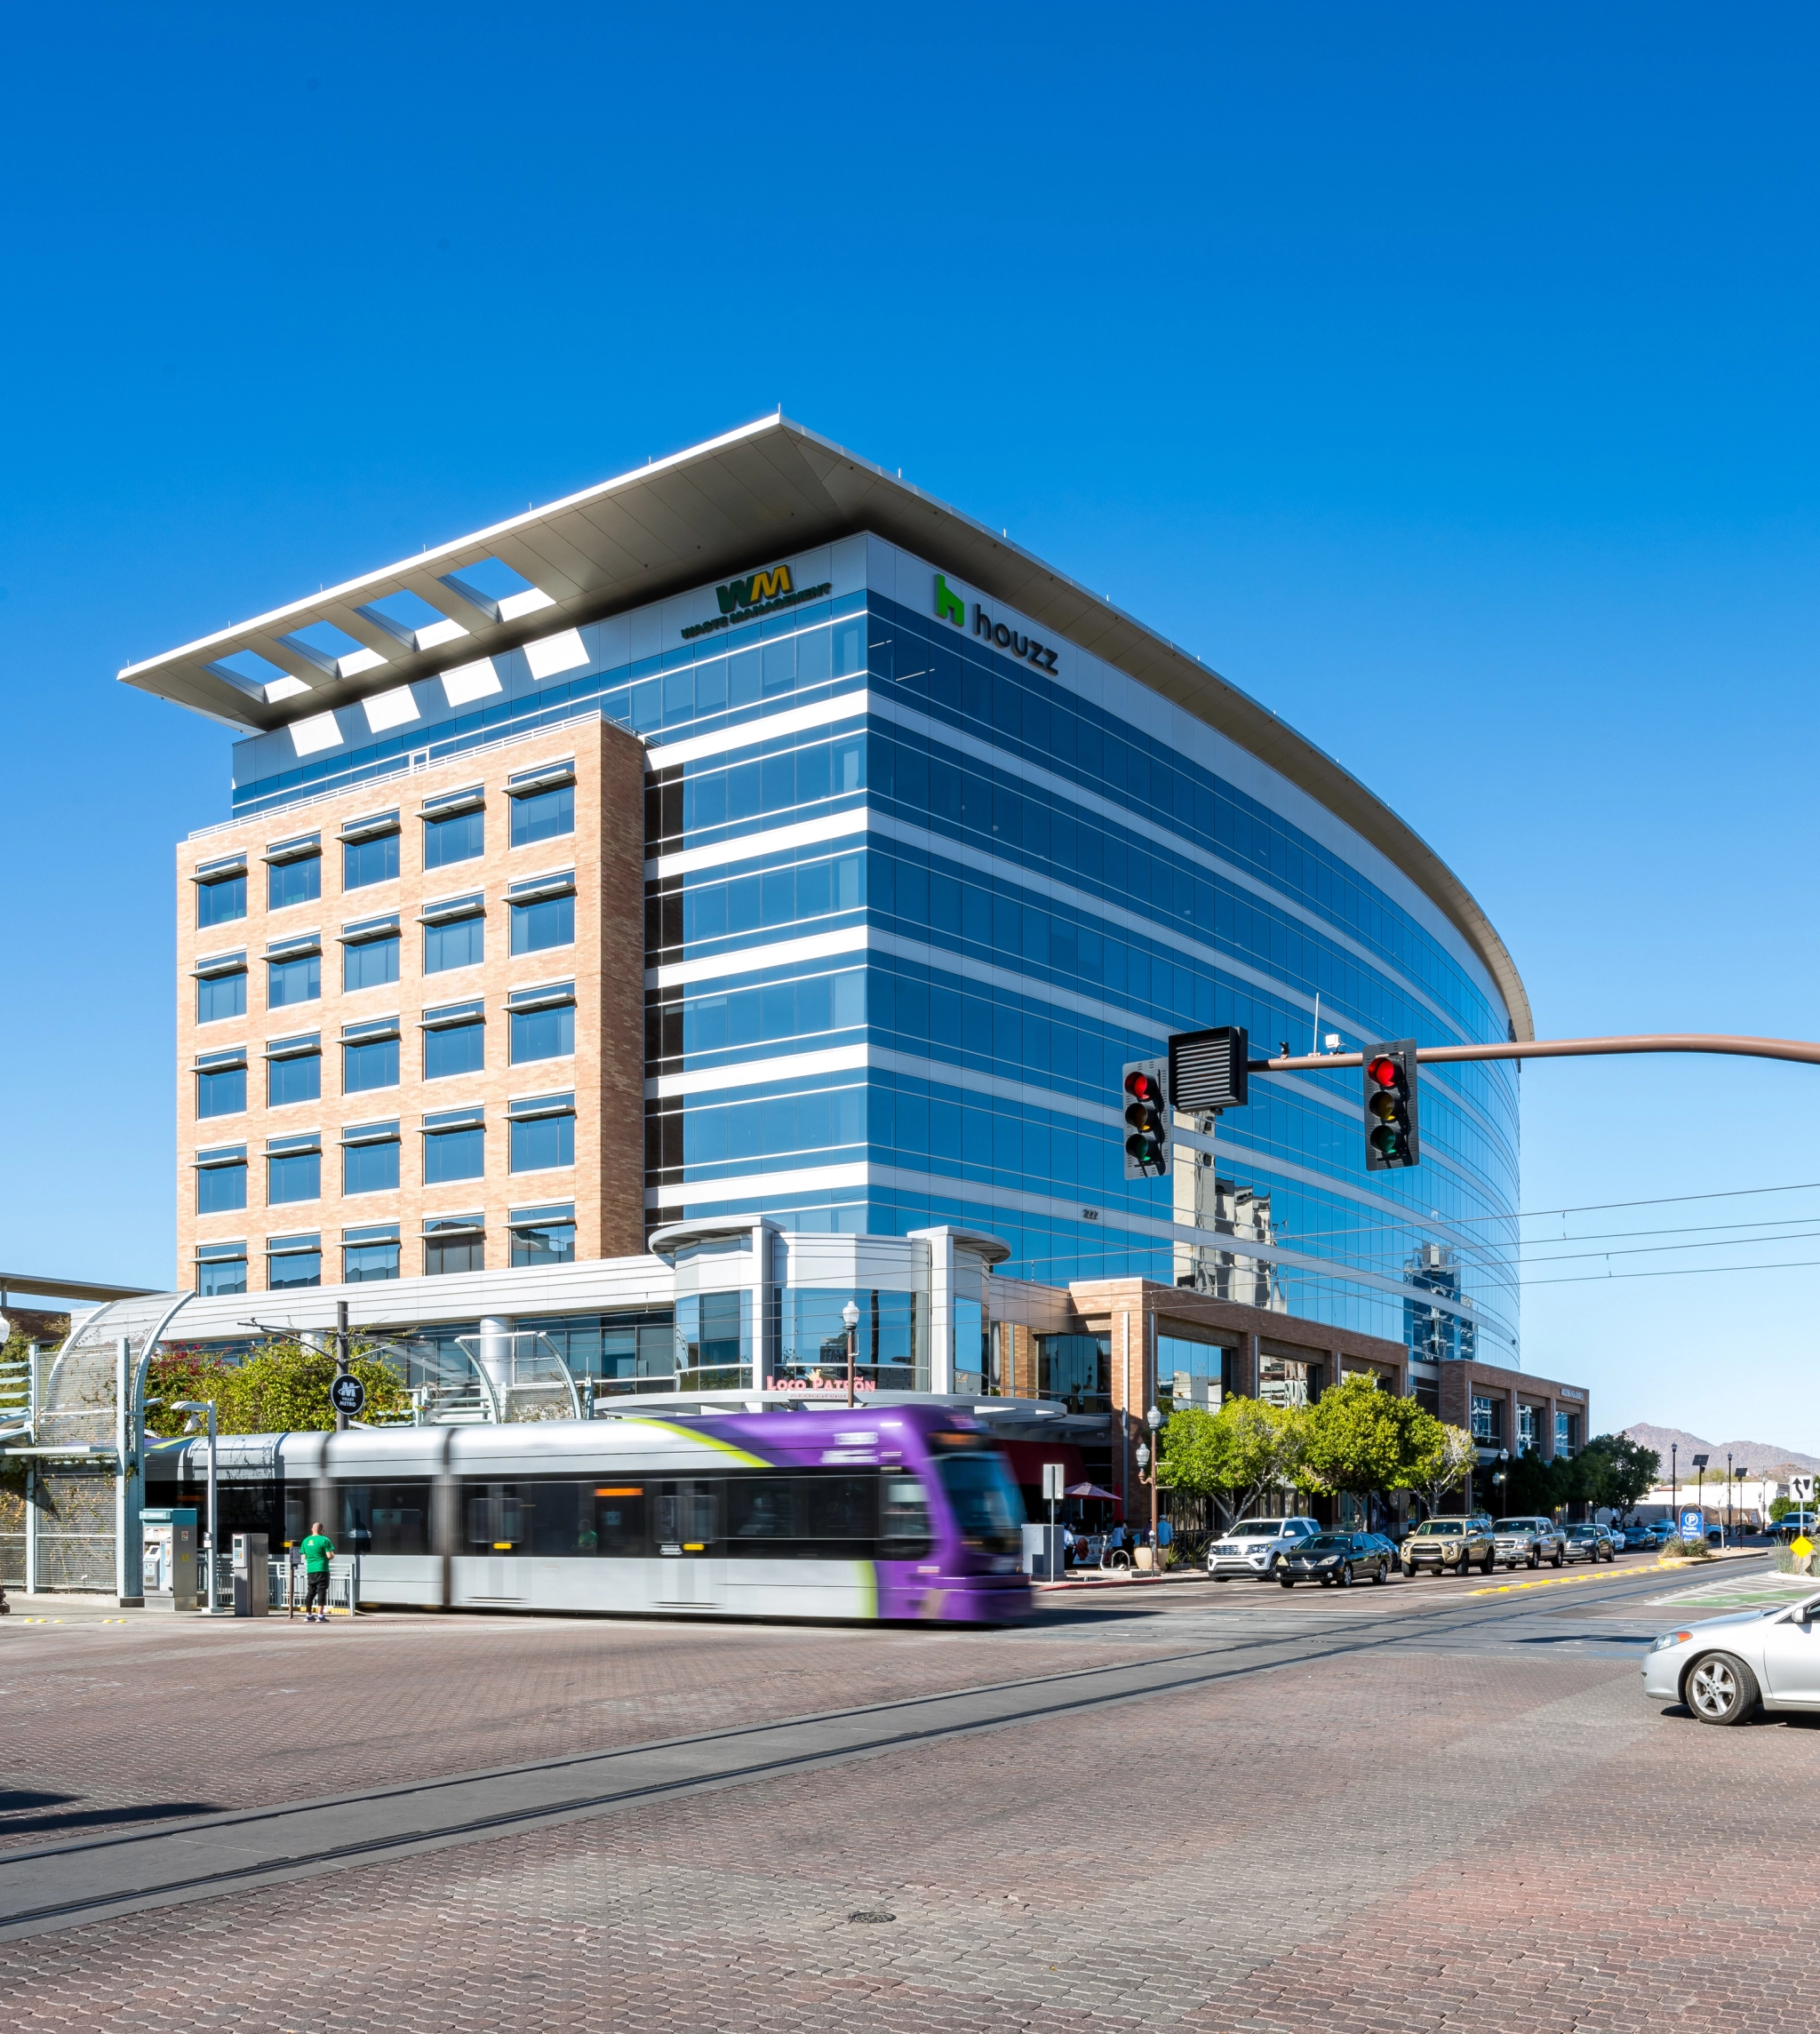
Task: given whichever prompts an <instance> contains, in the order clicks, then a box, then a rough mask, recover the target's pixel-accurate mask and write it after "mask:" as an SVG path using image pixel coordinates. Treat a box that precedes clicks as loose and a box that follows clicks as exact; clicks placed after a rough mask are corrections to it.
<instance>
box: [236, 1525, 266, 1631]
mask: <svg viewBox="0 0 1820 2034" xmlns="http://www.w3.org/2000/svg"><path fill="white" fill-rule="evenodd" d="M268 1543H269V1535H267V1534H265V1533H235V1535H234V1615H235V1616H236V1617H263V1616H264V1615H266V1613H267V1611H268V1610H269V1609H270V1608H271V1607H272V1606H271V1582H270V1576H269V1574H268V1571H267V1567H266V1561H267V1553H266V1548H267V1544H268Z"/></svg>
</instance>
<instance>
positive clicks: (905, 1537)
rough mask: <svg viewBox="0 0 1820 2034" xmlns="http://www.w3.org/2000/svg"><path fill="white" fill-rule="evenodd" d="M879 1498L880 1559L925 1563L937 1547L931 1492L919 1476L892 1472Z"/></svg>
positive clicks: (889, 1473) (883, 1484)
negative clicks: (930, 1517) (932, 1548)
mask: <svg viewBox="0 0 1820 2034" xmlns="http://www.w3.org/2000/svg"><path fill="white" fill-rule="evenodd" d="M879 1495H880V1499H881V1503H880V1505H879V1522H878V1558H879V1559H881V1560H922V1559H923V1558H924V1557H925V1556H926V1555H927V1554H928V1552H929V1551H930V1546H931V1545H932V1544H933V1539H932V1535H931V1534H930V1523H929V1492H928V1491H927V1490H925V1489H924V1488H922V1484H921V1483H920V1482H919V1481H918V1480H917V1479H916V1478H915V1477H914V1476H906V1475H905V1474H904V1473H902V1472H900V1471H898V1470H895V1469H888V1470H887V1471H886V1472H885V1473H884V1477H883V1481H882V1489H881V1490H880V1493H879Z"/></svg>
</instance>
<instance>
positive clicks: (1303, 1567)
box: [1276, 1533, 1391, 1589]
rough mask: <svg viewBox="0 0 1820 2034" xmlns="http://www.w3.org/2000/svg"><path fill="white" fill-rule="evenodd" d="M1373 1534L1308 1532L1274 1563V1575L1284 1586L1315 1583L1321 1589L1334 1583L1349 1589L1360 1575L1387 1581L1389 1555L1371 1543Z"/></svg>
mask: <svg viewBox="0 0 1820 2034" xmlns="http://www.w3.org/2000/svg"><path fill="white" fill-rule="evenodd" d="M1376 1539H1377V1535H1376V1534H1375V1533H1311V1534H1310V1535H1309V1536H1308V1537H1307V1538H1306V1539H1305V1540H1302V1541H1300V1542H1299V1543H1297V1545H1296V1546H1294V1547H1292V1548H1291V1549H1290V1550H1289V1552H1288V1553H1286V1554H1284V1555H1282V1556H1281V1558H1280V1559H1278V1561H1277V1564H1276V1578H1277V1580H1278V1581H1279V1582H1280V1583H1282V1585H1283V1587H1284V1588H1285V1589H1293V1588H1294V1587H1295V1586H1296V1584H1297V1583H1298V1582H1318V1583H1321V1587H1322V1588H1323V1589H1327V1588H1331V1587H1332V1585H1333V1584H1334V1583H1339V1585H1340V1587H1341V1588H1342V1589H1350V1588H1351V1587H1352V1586H1353V1583H1355V1582H1356V1581H1358V1580H1359V1578H1360V1577H1361V1575H1369V1576H1370V1578H1371V1580H1372V1581H1373V1582H1388V1581H1389V1580H1390V1569H1391V1563H1390V1557H1389V1556H1388V1555H1387V1554H1385V1553H1383V1552H1381V1551H1379V1549H1378V1548H1377V1546H1376V1545H1374V1544H1373V1543H1374V1541H1375V1540H1376Z"/></svg>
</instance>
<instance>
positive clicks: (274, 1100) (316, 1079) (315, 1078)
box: [266, 1052, 323, 1109]
mask: <svg viewBox="0 0 1820 2034" xmlns="http://www.w3.org/2000/svg"><path fill="white" fill-rule="evenodd" d="M322 1093H323V1056H322V1054H321V1053H320V1052H297V1053H285V1054H283V1056H282V1057H267V1060H266V1106H267V1108H268V1109H282V1108H283V1107H285V1106H286V1105H287V1104H289V1103H291V1102H315V1101H320V1100H321V1098H322Z"/></svg>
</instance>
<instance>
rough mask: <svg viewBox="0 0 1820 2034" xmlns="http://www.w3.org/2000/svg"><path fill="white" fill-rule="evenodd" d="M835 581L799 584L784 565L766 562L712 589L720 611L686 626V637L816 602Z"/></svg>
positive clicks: (828, 592) (704, 633)
mask: <svg viewBox="0 0 1820 2034" xmlns="http://www.w3.org/2000/svg"><path fill="white" fill-rule="evenodd" d="M833 591H834V582H833V580H831V579H824V580H823V581H822V583H821V584H820V585H819V586H798V585H796V583H795V581H794V579H793V578H792V577H791V574H790V568H789V567H788V566H787V565H768V566H766V568H765V569H764V570H763V571H762V572H750V573H748V574H747V575H746V578H743V579H729V580H728V581H727V583H726V585H725V586H716V587H715V588H714V599H715V600H716V601H717V602H719V603H720V610H721V611H720V612H719V614H717V615H715V616H714V618H713V619H712V620H710V621H698V622H697V623H695V625H694V626H692V627H690V628H685V629H684V630H683V636H684V638H685V639H687V638H689V637H691V636H697V635H706V634H710V633H711V632H712V631H713V630H714V629H717V628H728V627H730V626H732V625H733V624H734V623H735V622H742V621H752V620H754V619H755V618H757V617H758V616H760V615H766V614H776V613H777V611H778V609H779V608H793V607H795V606H797V605H798V604H799V603H800V602H803V601H818V600H821V599H823V598H824V597H825V596H826V595H827V594H831V593H833Z"/></svg>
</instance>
